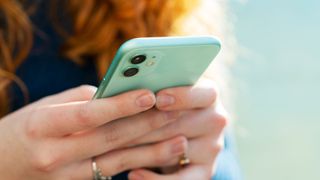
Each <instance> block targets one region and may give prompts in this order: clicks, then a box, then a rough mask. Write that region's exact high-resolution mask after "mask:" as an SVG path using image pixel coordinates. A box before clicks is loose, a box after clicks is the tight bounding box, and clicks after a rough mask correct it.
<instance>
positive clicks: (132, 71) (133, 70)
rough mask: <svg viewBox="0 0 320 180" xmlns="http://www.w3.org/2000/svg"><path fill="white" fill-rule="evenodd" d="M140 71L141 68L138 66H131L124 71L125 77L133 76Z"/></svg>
mask: <svg viewBox="0 0 320 180" xmlns="http://www.w3.org/2000/svg"><path fill="white" fill-rule="evenodd" d="M138 72H139V69H138V68H136V67H130V68H128V69H126V70H125V71H124V72H123V75H124V76H125V77H132V76H135V75H136V74H138Z"/></svg>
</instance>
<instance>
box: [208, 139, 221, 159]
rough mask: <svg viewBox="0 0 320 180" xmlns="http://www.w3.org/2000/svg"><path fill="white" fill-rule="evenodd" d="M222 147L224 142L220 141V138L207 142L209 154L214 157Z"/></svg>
mask: <svg viewBox="0 0 320 180" xmlns="http://www.w3.org/2000/svg"><path fill="white" fill-rule="evenodd" d="M223 148H224V143H223V141H220V140H218V141H217V140H214V141H213V142H212V143H209V147H208V149H209V151H210V154H211V155H212V156H213V157H216V156H217V154H218V153H219V152H220V151H222V150H223Z"/></svg>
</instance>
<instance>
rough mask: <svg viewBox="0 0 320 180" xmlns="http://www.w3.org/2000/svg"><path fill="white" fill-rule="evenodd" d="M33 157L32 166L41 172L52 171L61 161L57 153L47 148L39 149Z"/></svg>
mask: <svg viewBox="0 0 320 180" xmlns="http://www.w3.org/2000/svg"><path fill="white" fill-rule="evenodd" d="M31 157H32V158H31V166H32V167H33V168H34V169H35V170H37V171H40V172H46V173H48V172H52V171H53V170H54V169H55V168H56V167H57V164H58V163H59V162H60V158H59V157H58V155H57V154H53V153H52V152H50V151H46V150H41V151H40V150H37V151H35V153H34V154H33V156H31Z"/></svg>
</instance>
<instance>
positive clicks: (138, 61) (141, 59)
mask: <svg viewBox="0 0 320 180" xmlns="http://www.w3.org/2000/svg"><path fill="white" fill-rule="evenodd" d="M146 59H147V56H146V55H144V54H139V55H136V56H134V57H133V58H131V60H130V62H131V63H132V64H141V63H143V62H144V61H145V60H146Z"/></svg>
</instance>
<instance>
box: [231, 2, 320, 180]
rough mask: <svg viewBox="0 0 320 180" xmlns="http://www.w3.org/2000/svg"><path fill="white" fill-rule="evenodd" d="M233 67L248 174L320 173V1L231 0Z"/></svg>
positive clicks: (250, 178)
mask: <svg viewBox="0 0 320 180" xmlns="http://www.w3.org/2000/svg"><path fill="white" fill-rule="evenodd" d="M230 5H231V7H230V8H231V9H230V10H231V12H232V14H233V20H234V31H235V34H236V37H237V39H238V42H239V44H240V45H241V52H240V57H239V58H238V59H237V61H236V63H235V65H234V66H233V69H232V75H233V77H234V79H233V80H234V82H233V84H234V86H235V87H234V88H235V89H234V91H235V92H236V104H235V105H236V106H235V115H236V120H235V121H236V123H235V134H236V137H237V144H238V151H239V157H240V163H241V166H242V169H243V175H244V178H245V179H247V180H270V179H272V180H284V179H290V180H301V179H308V180H309V179H310V180H311V179H312V180H313V179H315V180H316V179H320V140H319V138H320V109H319V107H320V106H319V102H320V95H319V94H318V93H319V92H320V48H319V46H320V45H319V42H320V35H319V32H320V10H319V7H320V1H316V0H307V1H301V0H300V1H295V0H294V1H292V0H280V1H276V0H269V1H259V0H248V1H243V0H242V1H240V0H231V1H230Z"/></svg>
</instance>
